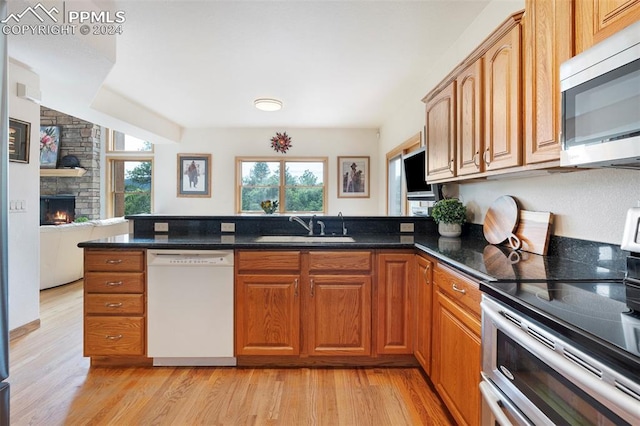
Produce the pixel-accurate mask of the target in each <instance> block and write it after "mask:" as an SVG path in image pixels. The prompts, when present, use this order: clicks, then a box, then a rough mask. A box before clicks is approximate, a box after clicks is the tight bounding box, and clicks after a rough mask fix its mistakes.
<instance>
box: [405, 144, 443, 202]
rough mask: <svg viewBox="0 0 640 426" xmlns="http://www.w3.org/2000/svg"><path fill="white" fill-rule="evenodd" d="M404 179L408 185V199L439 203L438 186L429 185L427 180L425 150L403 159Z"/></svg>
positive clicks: (422, 149)
mask: <svg viewBox="0 0 640 426" xmlns="http://www.w3.org/2000/svg"><path fill="white" fill-rule="evenodd" d="M402 161H403V163H404V177H405V182H406V184H407V198H408V199H410V200H426V201H437V200H438V199H439V196H438V195H439V194H438V187H437V185H431V184H428V183H427V182H426V180H425V176H426V172H425V167H426V152H425V149H424V148H420V149H419V150H417V151H413V152H411V153H409V154H407V155H404V156H403V157H402Z"/></svg>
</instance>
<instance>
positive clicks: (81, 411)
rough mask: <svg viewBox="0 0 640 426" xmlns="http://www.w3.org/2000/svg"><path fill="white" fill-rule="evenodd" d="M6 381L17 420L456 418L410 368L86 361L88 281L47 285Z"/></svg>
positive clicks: (365, 421)
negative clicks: (35, 325)
mask: <svg viewBox="0 0 640 426" xmlns="http://www.w3.org/2000/svg"><path fill="white" fill-rule="evenodd" d="M9 382H10V383H11V424H12V425H47V426H51V425H63V424H65V425H103V424H104V425H192V424H206V425H287V426H288V425H332V426H333V425H394V426H396V425H398V426H399V425H449V424H453V422H452V420H451V418H450V417H449V415H448V413H447V412H446V410H445V409H444V408H443V406H442V403H441V401H440V400H439V398H438V397H437V396H436V395H435V393H434V391H433V389H432V387H431V386H430V384H429V383H428V382H427V381H426V380H425V378H424V377H423V376H422V374H421V372H420V371H419V370H418V369H412V368H348V369H347V368H345V369H340V368H331V369H309V368H291V369H253V368H213V367H207V368H184V367H181V368H173V367H155V368H98V367H92V368H90V367H89V359H88V358H83V357H82V281H79V282H76V283H73V284H68V285H66V286H62V287H58V288H54V289H49V290H45V291H43V292H42V293H41V327H40V328H39V329H38V330H36V331H34V332H32V333H30V334H28V335H26V336H22V337H19V338H17V339H14V340H13V341H12V342H11V344H10V377H9Z"/></svg>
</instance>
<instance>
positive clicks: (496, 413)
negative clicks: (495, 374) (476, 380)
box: [480, 380, 513, 426]
mask: <svg viewBox="0 0 640 426" xmlns="http://www.w3.org/2000/svg"><path fill="white" fill-rule="evenodd" d="M480 393H481V394H482V399H483V400H484V402H485V403H486V404H487V406H488V407H489V410H491V414H493V417H494V418H495V420H496V422H498V424H499V425H500V426H513V424H512V423H511V421H510V420H509V418H508V417H507V416H505V414H504V412H503V411H502V407H501V406H500V402H501V401H500V396H499V395H497V394H496V393H495V392H494V391H493V389H491V385H490V384H489V383H487V382H485V381H484V380H483V381H481V382H480Z"/></svg>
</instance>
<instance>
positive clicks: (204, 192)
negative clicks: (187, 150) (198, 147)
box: [178, 154, 211, 197]
mask: <svg viewBox="0 0 640 426" xmlns="http://www.w3.org/2000/svg"><path fill="white" fill-rule="evenodd" d="M178 197H211V154H178Z"/></svg>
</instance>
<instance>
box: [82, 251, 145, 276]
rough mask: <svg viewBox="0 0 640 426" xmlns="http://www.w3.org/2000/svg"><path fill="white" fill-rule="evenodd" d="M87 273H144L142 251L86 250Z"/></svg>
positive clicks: (85, 263)
mask: <svg viewBox="0 0 640 426" xmlns="http://www.w3.org/2000/svg"><path fill="white" fill-rule="evenodd" d="M84 270H85V271H103V272H110V271H118V272H120V271H131V272H142V271H144V251H142V250H126V251H125V250H85V253H84Z"/></svg>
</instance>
